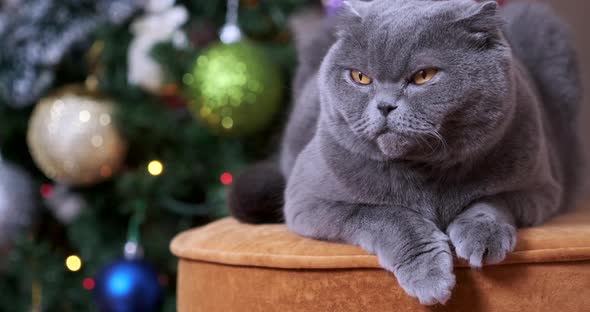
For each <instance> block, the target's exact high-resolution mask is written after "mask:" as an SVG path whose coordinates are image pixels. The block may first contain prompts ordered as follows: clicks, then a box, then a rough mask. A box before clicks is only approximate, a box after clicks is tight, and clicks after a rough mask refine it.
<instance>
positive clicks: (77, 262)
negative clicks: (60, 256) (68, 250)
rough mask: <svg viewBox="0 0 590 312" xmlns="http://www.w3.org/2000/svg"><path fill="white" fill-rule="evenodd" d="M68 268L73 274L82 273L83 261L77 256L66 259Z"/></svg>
mask: <svg viewBox="0 0 590 312" xmlns="http://www.w3.org/2000/svg"><path fill="white" fill-rule="evenodd" d="M66 267H67V268H68V270H70V271H72V272H76V271H80V269H81V268H82V259H80V257H78V256H76V255H71V256H69V257H67V258H66Z"/></svg>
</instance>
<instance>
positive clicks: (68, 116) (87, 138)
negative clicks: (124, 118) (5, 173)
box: [27, 86, 127, 186]
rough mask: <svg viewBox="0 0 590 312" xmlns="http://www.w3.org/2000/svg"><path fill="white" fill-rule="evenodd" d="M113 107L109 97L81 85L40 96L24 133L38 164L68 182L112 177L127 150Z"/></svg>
mask: <svg viewBox="0 0 590 312" xmlns="http://www.w3.org/2000/svg"><path fill="white" fill-rule="evenodd" d="M112 112H113V104H112V102H111V101H109V100H108V99H105V98H101V97H99V96H97V95H96V94H94V93H93V92H90V91H88V90H86V89H84V88H83V87H80V86H70V87H66V88H64V89H61V90H59V91H58V92H56V93H55V94H53V95H50V96H48V97H46V98H43V99H42V100H41V101H40V102H39V103H38V104H37V106H36V107H35V110H34V111H33V114H32V116H31V119H30V120H29V129H28V133H27V142H28V145H29V150H30V152H31V155H32V157H33V160H34V161H35V163H36V164H37V166H38V167H39V169H41V171H43V173H45V175H47V177H49V178H51V179H53V180H55V181H57V182H60V183H63V184H67V185H76V186H84V185H92V184H96V183H98V182H101V181H103V180H106V179H108V178H109V177H111V176H112V175H113V174H114V173H115V172H117V171H118V170H119V168H120V167H121V164H122V162H123V160H124V158H125V153H126V151H127V148H126V144H125V141H124V140H123V138H122V137H121V136H120V134H119V133H118V131H117V129H116V127H115V125H114V120H113V113H112Z"/></svg>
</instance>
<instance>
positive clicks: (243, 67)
mask: <svg viewBox="0 0 590 312" xmlns="http://www.w3.org/2000/svg"><path fill="white" fill-rule="evenodd" d="M326 2H327V3H329V6H330V10H332V9H333V6H337V5H338V4H339V3H340V1H326ZM319 4H320V3H319V1H318V0H315V1H313V0H310V1H307V0H272V1H271V0H243V1H240V3H239V6H238V1H237V0H236V1H233V0H230V1H228V2H226V1H224V0H214V1H201V0H183V1H180V0H179V1H176V3H175V2H174V0H146V1H139V0H65V1H64V0H60V1H58V0H30V1H22V0H20V1H19V0H12V1H5V2H4V4H3V6H2V11H1V13H0V46H1V49H0V152H1V157H2V158H1V159H2V160H1V162H0V311H115V310H114V309H113V306H119V309H117V310H116V311H175V279H176V259H175V258H174V257H173V256H172V255H171V254H170V252H169V250H168V244H169V242H170V240H171V239H172V237H173V236H174V235H175V234H176V233H178V232H180V231H183V230H186V229H189V228H191V227H195V226H198V225H202V224H205V223H207V222H210V221H212V220H215V219H217V218H220V217H222V216H225V215H227V210H226V206H225V193H226V189H227V187H228V185H229V184H231V182H232V177H233V175H234V174H236V173H237V172H239V171H240V169H241V168H243V167H244V166H245V165H247V164H248V163H250V162H252V161H255V160H258V159H263V158H265V157H268V156H270V155H271V154H272V153H273V152H274V151H276V146H277V143H278V139H279V138H280V132H281V129H282V127H281V125H282V123H283V121H284V117H285V113H286V110H287V108H288V105H287V104H288V103H289V101H290V100H289V95H290V94H289V85H290V77H291V76H292V72H293V70H294V67H295V52H294V49H293V45H292V43H291V41H292V40H291V35H290V33H289V29H288V21H289V16H290V15H291V14H293V13H294V12H296V11H297V10H299V9H301V8H303V7H305V6H307V5H319ZM221 29H223V32H222V36H221V39H222V40H221V41H220V39H219V36H218V34H219V32H220V30H221ZM212 287H214V285H212ZM133 291H139V292H140V293H141V296H137V293H132V292H133ZM220 291H222V290H220ZM121 307H123V308H122V310H121Z"/></svg>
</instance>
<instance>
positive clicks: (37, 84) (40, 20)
mask: <svg viewBox="0 0 590 312" xmlns="http://www.w3.org/2000/svg"><path fill="white" fill-rule="evenodd" d="M140 2H141V1H140V0H28V1H24V2H22V3H11V4H9V5H6V6H5V7H4V8H3V12H2V13H1V14H0V42H2V49H0V98H2V99H3V100H4V102H5V103H6V104H7V105H10V106H12V107H17V108H19V107H26V106H28V105H31V104H33V103H34V102H36V101H37V100H38V99H39V97H40V96H41V95H42V94H43V93H44V92H45V91H46V90H47V89H48V88H49V87H50V86H51V84H52V82H53V80H54V78H55V68H56V67H57V65H58V64H59V63H60V62H61V61H62V60H63V58H64V57H65V56H66V55H67V53H68V52H69V51H70V49H71V48H72V47H73V46H75V45H76V44H78V43H81V42H83V41H84V40H88V39H89V35H90V34H91V33H92V32H93V31H95V30H96V29H97V27H99V26H100V25H103V24H105V23H113V24H118V23H122V22H123V21H125V20H126V19H127V18H128V17H130V16H131V15H132V14H133V13H134V12H135V11H136V10H137V9H138V8H139V6H140Z"/></svg>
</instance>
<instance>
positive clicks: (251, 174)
mask: <svg viewBox="0 0 590 312" xmlns="http://www.w3.org/2000/svg"><path fill="white" fill-rule="evenodd" d="M284 190H285V179H284V177H283V174H282V173H281V171H280V169H279V167H278V166H277V165H276V164H274V163H272V162H263V163H258V164H255V165H253V166H251V167H249V168H247V169H246V170H244V171H243V172H242V173H241V174H240V175H239V176H238V177H237V178H236V179H235V180H234V182H233V183H232V187H231V188H230V191H229V198H228V203H229V209H230V211H231V213H232V215H233V216H234V217H235V218H236V219H238V220H240V221H241V222H245V223H253V224H259V223H279V222H282V221H283V212H282V209H283V192H284Z"/></svg>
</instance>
